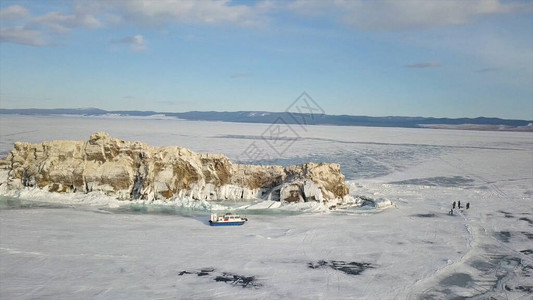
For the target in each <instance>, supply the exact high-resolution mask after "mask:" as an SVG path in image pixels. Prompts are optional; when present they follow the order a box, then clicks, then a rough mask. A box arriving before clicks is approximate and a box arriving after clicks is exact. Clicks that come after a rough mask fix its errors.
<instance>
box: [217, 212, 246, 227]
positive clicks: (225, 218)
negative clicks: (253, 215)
mask: <svg viewBox="0 0 533 300" xmlns="http://www.w3.org/2000/svg"><path fill="white" fill-rule="evenodd" d="M246 221H248V219H247V218H243V217H241V216H239V215H238V214H233V213H225V214H224V215H222V216H219V215H217V214H216V213H212V214H211V220H209V225H211V226H238V225H242V224H244V222H246Z"/></svg>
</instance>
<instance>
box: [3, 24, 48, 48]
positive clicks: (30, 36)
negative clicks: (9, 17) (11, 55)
mask: <svg viewBox="0 0 533 300" xmlns="http://www.w3.org/2000/svg"><path fill="white" fill-rule="evenodd" d="M0 41H2V42H7V43H14V44H21V45H27V46H44V45H46V38H45V36H44V35H43V34H42V33H41V32H39V31H37V30H32V29H27V28H24V27H9V28H0Z"/></svg>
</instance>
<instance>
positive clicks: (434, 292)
mask: <svg viewBox="0 0 533 300" xmlns="http://www.w3.org/2000/svg"><path fill="white" fill-rule="evenodd" d="M268 129H269V125H268V124H238V123H220V122H192V121H183V120H174V119H159V120H158V119H154V118H144V119H143V118H91V117H36V116H31V117H29V116H7V115H2V116H0V136H1V140H0V153H1V155H2V156H5V155H7V153H8V152H9V151H10V150H11V148H12V146H13V142H15V141H27V142H42V141H45V140H53V139H71V140H87V139H88V137H89V136H90V134H92V133H94V132H96V131H106V132H108V133H109V134H110V135H112V136H114V137H118V138H121V139H124V140H139V141H143V142H146V143H148V144H150V145H154V146H162V145H179V146H182V147H187V148H190V149H191V150H193V151H196V152H210V153H223V154H225V155H227V156H228V157H229V158H230V159H232V160H233V161H243V162H249V163H269V164H270V163H275V164H282V165H288V164H295V163H301V162H307V161H313V162H337V163H340V164H341V170H342V172H343V173H344V174H345V175H346V177H347V179H348V180H349V185H350V193H351V194H352V195H359V196H365V197H370V198H374V199H377V198H386V199H390V200H392V201H393V203H394V206H393V207H391V208H388V209H384V210H376V209H372V208H368V207H363V208H360V209H352V210H344V211H332V212H325V211H322V210H317V211H315V210H313V207H308V208H307V209H305V210H303V211H300V210H297V209H290V208H288V209H287V208H285V209H282V208H280V209H252V210H243V211H244V213H245V214H247V216H248V219H249V220H250V221H249V222H248V223H247V224H245V225H244V226H240V227H210V226H209V225H208V222H207V221H208V215H209V211H208V210H207V209H208V207H207V206H205V205H204V206H203V205H196V206H192V205H190V203H184V202H179V201H177V202H176V203H174V205H159V204H151V205H142V204H131V205H117V204H116V201H115V202H112V203H109V204H106V201H108V199H105V198H103V197H99V196H97V195H96V196H95V195H91V196H85V195H70V196H60V195H51V194H46V193H35V192H33V191H25V192H23V193H21V194H20V195H9V196H8V195H4V196H0V298H5V299H34V298H53V299H67V298H78V299H79V298H82V299H83V298H96V299H117V298H150V299H169V298H172V299H174V298H179V299H225V298H230V297H232V298H236V299H251V298H254V299H267V298H269V299H299V298H305V299H347V298H367V299H406V298H407V299H418V298H435V299H442V298H444V299H452V298H460V297H477V298H479V299H487V298H490V297H494V298H495V299H530V298H531V297H532V295H533V277H532V276H533V246H532V245H533V242H532V240H533V200H532V197H533V134H531V133H512V132H477V131H452V130H433V129H399V128H366V127H334V126H307V127H294V128H292V130H293V131H292V132H293V134H294V133H296V137H297V139H294V140H290V147H288V148H287V149H285V148H283V149H282V148H276V147H274V148H270V146H272V144H269V142H268V139H263V137H265V133H268V132H269V131H268ZM252 143H255V144H254V145H255V146H258V148H259V149H262V150H263V151H264V152H265V153H266V154H267V157H261V159H258V157H252V156H250V155H249V152H247V151H246V150H247V149H250V148H249V147H250V145H251V144H252ZM285 145H287V144H285ZM284 149H285V151H280V150H284ZM279 152H282V155H279ZM453 201H461V203H462V205H463V207H464V206H465V204H466V203H467V202H469V203H470V205H471V206H470V209H468V210H466V209H464V208H463V209H461V210H456V211H455V214H454V215H453V216H450V215H448V212H449V210H450V208H451V204H452V202H453ZM217 205H220V206H228V207H239V206H241V203H229V202H228V203H218V204H217ZM243 205H244V204H243ZM248 205H250V203H247V204H246V205H245V206H248ZM254 207H255V208H260V207H261V204H255V206H254Z"/></svg>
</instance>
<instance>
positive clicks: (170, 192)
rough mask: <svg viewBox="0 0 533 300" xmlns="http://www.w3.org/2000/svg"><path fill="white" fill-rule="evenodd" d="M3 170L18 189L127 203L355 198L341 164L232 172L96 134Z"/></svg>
mask: <svg viewBox="0 0 533 300" xmlns="http://www.w3.org/2000/svg"><path fill="white" fill-rule="evenodd" d="M0 167H2V168H4V169H7V170H8V171H9V177H8V182H7V184H8V187H9V188H11V189H18V188H24V187H38V188H40V189H44V190H48V191H50V192H64V193H67V192H83V193H89V192H92V191H100V192H104V193H106V194H107V195H110V196H115V197H117V198H119V199H146V200H153V199H170V198H174V197H191V198H193V199H202V200H225V199H233V200H237V199H269V200H280V201H284V202H306V201H318V202H323V203H325V204H326V205H328V206H334V205H337V204H340V203H342V202H343V201H344V199H345V197H346V196H347V195H348V187H347V186H346V184H345V182H344V175H342V173H341V171H340V166H339V165H338V164H316V163H306V164H303V165H297V166H290V167H286V168H284V167H281V166H256V165H241V164H232V163H231V162H230V161H229V159H228V158H227V157H226V156H224V155H221V154H198V153H194V152H192V151H190V150H188V149H186V148H180V147H151V146H149V145H147V144H145V143H141V142H126V141H122V140H119V139H115V138H111V137H110V136H109V135H107V134H106V133H96V134H93V135H92V136H91V138H90V139H89V141H86V142H82V141H51V142H44V143H41V144H29V143H21V142H18V143H15V146H14V149H13V150H12V151H11V153H10V154H9V156H8V157H7V158H6V159H4V160H0Z"/></svg>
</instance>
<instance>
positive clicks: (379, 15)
mask: <svg viewBox="0 0 533 300" xmlns="http://www.w3.org/2000/svg"><path fill="white" fill-rule="evenodd" d="M523 6H524V5H521V4H516V3H502V2H500V1H499V0H468V1H461V0H431V1H427V0H398V1H397V0H381V1H365V0H320V1H318V0H311V1H306V0H296V1H294V2H292V3H291V4H290V5H288V8H289V9H291V10H294V11H298V12H301V13H303V14H307V15H321V14H331V15H334V16H335V17H336V18H337V19H338V20H340V21H341V22H343V23H345V24H348V25H349V26H351V27H354V28H356V29H362V30H401V29H413V28H429V27H438V26H446V25H460V24H465V23H467V22H469V21H471V20H473V19H475V18H477V17H480V16H484V15H490V14H504V13H510V12H514V11H516V10H517V9H519V8H521V7H523Z"/></svg>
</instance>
